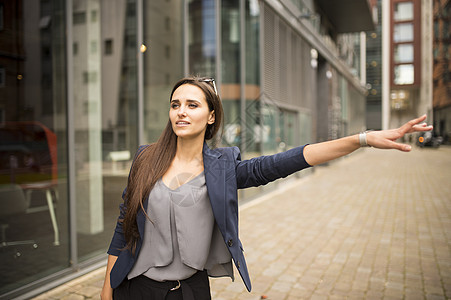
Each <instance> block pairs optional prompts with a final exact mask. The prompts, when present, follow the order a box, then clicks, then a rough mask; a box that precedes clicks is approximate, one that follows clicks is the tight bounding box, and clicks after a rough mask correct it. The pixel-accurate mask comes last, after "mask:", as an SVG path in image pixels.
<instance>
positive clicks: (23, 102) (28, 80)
mask: <svg viewBox="0 0 451 300" xmlns="http://www.w3.org/2000/svg"><path fill="white" fill-rule="evenodd" d="M64 2H65V1H62V0H55V1H38V0H30V1H26V2H24V1H2V3H1V4H0V7H1V10H0V14H1V16H0V19H2V18H3V17H4V16H8V17H7V19H8V20H9V21H8V22H6V19H5V22H4V23H2V22H1V21H0V23H1V24H0V28H1V29H3V30H1V31H0V53H2V55H0V120H1V121H0V122H1V124H0V214H1V222H0V224H1V229H2V239H3V240H2V242H3V241H4V242H20V241H23V242H24V243H23V244H17V245H10V244H3V245H2V248H1V251H0V262H1V267H0V295H3V294H4V293H6V292H8V291H11V290H13V289H17V288H22V287H24V286H26V285H27V284H29V283H32V282H33V281H36V280H38V279H42V278H43V277H45V276H48V275H50V274H53V273H56V272H58V271H60V270H63V269H65V268H67V267H68V266H69V245H70V244H69V234H68V219H69V216H68V210H67V207H68V201H67V128H66V108H67V107H66V82H65V78H66V55H65V44H66V34H65V33H66V30H65V27H64V24H65V19H64V16H65V7H64ZM35 245H36V246H35ZM6 298H11V296H10V297H6Z"/></svg>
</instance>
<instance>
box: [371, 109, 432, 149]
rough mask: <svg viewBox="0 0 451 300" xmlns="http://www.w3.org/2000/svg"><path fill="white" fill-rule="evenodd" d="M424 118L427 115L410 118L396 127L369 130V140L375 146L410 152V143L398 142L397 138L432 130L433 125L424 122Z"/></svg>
mask: <svg viewBox="0 0 451 300" xmlns="http://www.w3.org/2000/svg"><path fill="white" fill-rule="evenodd" d="M424 120H426V115H423V116H421V117H419V118H416V119H413V120H410V121H409V122H407V123H406V124H404V125H402V126H401V127H399V128H396V129H389V130H382V131H371V132H368V133H367V142H368V144H369V145H370V146H372V147H374V148H379V149H397V150H400V151H404V152H409V151H410V150H412V147H411V146H410V145H406V144H401V143H397V142H396V140H397V139H400V138H402V137H403V136H404V135H405V134H407V133H413V132H422V131H430V130H432V126H431V125H427V124H426V123H424V122H423V121H424Z"/></svg>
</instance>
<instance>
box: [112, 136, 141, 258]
mask: <svg viewBox="0 0 451 300" xmlns="http://www.w3.org/2000/svg"><path fill="white" fill-rule="evenodd" d="M148 146H149V145H142V146H140V147H139V148H138V151H136V154H135V157H134V158H133V162H132V166H131V167H130V170H131V168H132V167H133V163H134V162H135V160H136V158H137V157H138V155H139V154H140V153H141V152H142V151H143V150H144V149H146V148H147V147H148ZM128 176H129V178H130V174H129V175H128ZM126 192H127V187H126V188H125V189H124V191H123V192H122V200H123V202H122V203H121V204H120V205H119V218H118V219H117V223H116V228H115V230H114V235H113V238H112V239H111V243H110V247H109V248H108V251H107V253H108V254H110V255H114V256H119V254H120V253H121V251H122V250H121V249H123V248H124V247H125V246H126V244H127V242H126V240H125V236H124V231H123V228H122V221H121V220H123V219H124V217H125V212H126V210H127V200H126V199H125V193H126Z"/></svg>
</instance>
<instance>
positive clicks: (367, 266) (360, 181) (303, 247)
mask: <svg viewBox="0 0 451 300" xmlns="http://www.w3.org/2000/svg"><path fill="white" fill-rule="evenodd" d="M240 226H241V240H242V242H243V244H244V246H245V254H246V258H247V262H248V265H249V266H248V267H249V270H250V275H251V279H252V284H253V290H252V292H251V293H248V292H247V291H246V290H245V287H244V284H243V283H242V281H241V279H240V278H239V277H237V278H236V280H235V282H232V281H231V280H230V279H227V278H223V279H212V280H211V286H212V296H213V299H215V300H220V299H227V300H229V299H240V300H241V299H255V300H257V299H273V300H275V299H277V300H280V299H290V300H291V299H451V148H450V147H441V148H439V149H437V150H435V149H418V148H414V149H413V151H412V152H411V153H401V152H397V151H382V150H375V149H365V150H360V151H359V153H355V154H353V155H351V156H349V157H348V158H346V159H343V160H340V161H338V162H336V163H334V164H331V165H330V166H328V167H321V168H318V169H317V170H316V171H315V173H314V174H313V175H311V176H308V177H306V178H304V179H300V180H297V181H295V182H291V183H289V184H285V185H284V186H282V187H281V188H279V189H278V190H277V191H275V192H272V193H269V194H267V195H265V196H264V197H262V198H260V199H257V200H256V201H253V202H251V203H249V204H245V205H243V206H242V207H241V210H240ZM104 272H105V269H104V268H102V269H99V270H97V271H94V272H91V273H89V274H87V275H85V276H83V277H81V278H78V279H76V280H74V281H71V282H69V283H67V284H65V285H63V286H60V287H58V288H56V289H54V290H52V291H50V292H47V293H45V294H43V295H41V296H39V297H37V298H35V299H67V300H69V299H74V300H75V299H99V293H100V289H101V286H102V282H103V276H104ZM235 274H236V275H237V276H239V275H238V274H237V272H236V273H235Z"/></svg>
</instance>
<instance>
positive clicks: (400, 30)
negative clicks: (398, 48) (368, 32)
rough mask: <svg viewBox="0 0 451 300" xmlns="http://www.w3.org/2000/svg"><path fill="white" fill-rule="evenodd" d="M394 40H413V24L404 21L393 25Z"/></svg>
mask: <svg viewBox="0 0 451 300" xmlns="http://www.w3.org/2000/svg"><path fill="white" fill-rule="evenodd" d="M393 40H394V41H395V42H410V41H413V24H411V23H402V24H396V25H395V26H394V27H393Z"/></svg>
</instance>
